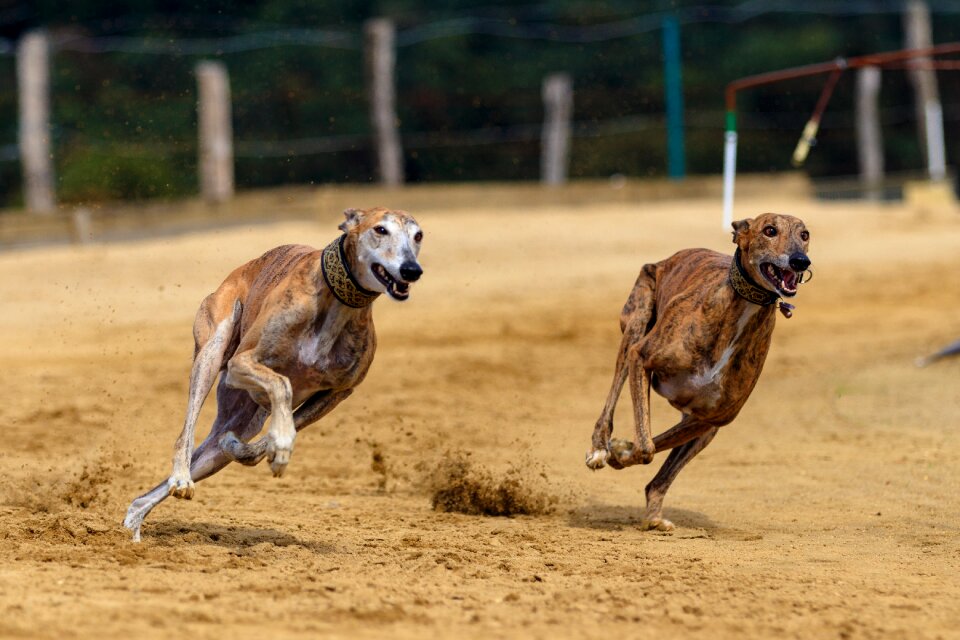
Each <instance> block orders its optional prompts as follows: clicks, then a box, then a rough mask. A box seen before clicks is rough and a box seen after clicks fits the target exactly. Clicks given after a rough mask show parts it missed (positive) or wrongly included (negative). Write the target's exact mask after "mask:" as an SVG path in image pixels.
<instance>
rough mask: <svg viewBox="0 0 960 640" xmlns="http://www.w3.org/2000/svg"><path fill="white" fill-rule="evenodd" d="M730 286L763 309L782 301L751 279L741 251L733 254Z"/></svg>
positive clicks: (738, 250) (739, 294)
mask: <svg viewBox="0 0 960 640" xmlns="http://www.w3.org/2000/svg"><path fill="white" fill-rule="evenodd" d="M728 280H729V281H730V286H731V287H733V290H734V291H736V292H737V295H738V296H740V297H741V298H743V299H744V300H746V301H747V302H752V303H753V304H758V305H760V306H761V307H768V306H770V305H771V304H774V303H775V302H776V301H777V300H779V299H780V296H778V295H777V294H776V293H774V292H773V291H770V290H768V289H764V288H763V287H761V286H760V285H759V284H757V281H756V280H754V279H753V278H751V277H750V274H748V273H747V271H746V269H744V268H743V263H742V262H741V254H740V249H739V248H737V252H736V253H734V254H733V260H732V261H731V262H730V276H729V278H728Z"/></svg>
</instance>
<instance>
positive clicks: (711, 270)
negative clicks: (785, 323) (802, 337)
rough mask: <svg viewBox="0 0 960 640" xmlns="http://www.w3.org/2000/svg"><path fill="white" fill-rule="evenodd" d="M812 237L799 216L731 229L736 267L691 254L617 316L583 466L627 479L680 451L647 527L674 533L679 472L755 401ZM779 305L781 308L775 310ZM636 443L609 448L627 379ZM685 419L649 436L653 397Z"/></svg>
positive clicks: (656, 274)
mask: <svg viewBox="0 0 960 640" xmlns="http://www.w3.org/2000/svg"><path fill="white" fill-rule="evenodd" d="M809 240H810V232H809V231H807V228H806V226H805V225H804V223H803V221H802V220H799V219H798V218H795V217H793V216H787V215H780V214H775V213H765V214H763V215H761V216H759V217H757V218H756V219H747V220H740V221H739V222H734V223H733V242H734V243H735V244H736V245H737V250H736V253H735V254H734V256H733V258H731V257H730V256H726V255H723V254H720V253H717V252H715V251H709V250H707V249H688V250H685V251H681V252H679V253H677V254H675V255H673V256H671V257H670V258H667V259H666V260H664V261H662V262H658V263H656V264H648V265H645V266H644V267H643V269H642V270H641V271H640V276H639V277H638V278H637V282H636V284H635V285H634V287H633V291H632V292H631V294H630V297H629V298H628V299H627V303H626V304H625V305H624V307H623V311H622V312H621V314H620V329H621V331H623V339H622V341H621V343H620V352H619V355H618V357H617V368H616V373H615V374H614V378H613V385H612V387H611V388H610V394H609V395H608V396H607V403H606V405H605V406H604V407H603V412H602V413H601V414H600V419H599V420H597V425H596V428H595V429H594V432H593V443H592V447H593V448H592V449H591V450H590V451H588V452H587V459H586V463H587V466H588V467H590V468H591V469H600V468H601V467H603V466H604V465H609V466H610V467H612V468H614V469H623V468H624V467H628V466H631V465H635V464H649V463H650V462H652V461H653V456H654V454H655V453H659V452H661V451H665V450H667V449H673V451H671V452H670V455H669V456H668V457H667V460H666V462H665V463H664V464H663V467H662V468H661V469H660V471H659V472H658V473H657V475H656V476H655V477H654V478H653V480H651V481H650V484H648V485H647V487H646V497H647V508H646V511H645V513H644V516H643V521H642V526H643V528H645V529H658V530H660V531H669V530H670V529H672V528H673V523H671V522H670V521H669V520H667V519H665V518H664V517H663V513H662V510H663V497H664V495H665V494H666V492H667V489H668V488H669V487H670V484H671V483H672V482H673V480H674V479H675V478H676V477H677V474H678V473H679V472H680V470H681V469H682V468H683V467H684V465H686V464H687V463H688V462H690V460H692V459H693V457H694V456H696V455H697V454H698V453H700V451H702V450H703V448H704V447H706V446H707V445H708V444H710V441H711V440H713V437H714V436H715V435H717V430H718V429H719V428H720V427H722V426H723V425H725V424H728V423H730V422H731V421H732V420H733V419H734V418H736V417H737V414H738V413H739V412H740V409H741V408H742V407H743V405H744V403H745V402H746V401H747V398H748V397H749V396H750V392H751V391H753V387H754V385H755V384H756V383H757V379H758V378H759V377H760V370H761V369H762V368H763V363H764V360H766V357H767V350H768V349H769V347H770V338H771V335H772V333H773V325H774V322H775V319H776V318H775V313H776V309H777V307H778V306H779V308H780V310H781V311H782V312H783V314H784V316H786V317H787V318H789V317H790V316H791V315H792V313H791V310H792V309H793V307H792V305H789V304H787V303H786V302H782V301H781V298H790V297H793V296H794V295H796V293H797V286H798V285H799V284H801V283H802V282H803V275H804V273H805V272H806V271H807V269H808V268H809V266H810V259H809V258H808V257H807V247H808V244H809ZM778 302H779V305H778V304H777V303H778ZM628 377H629V379H630V395H631V398H632V400H633V410H634V420H635V423H636V438H635V440H634V441H633V442H630V441H627V440H619V439H611V437H610V436H611V433H612V431H613V410H614V407H615V406H616V403H617V398H618V397H619V396H620V391H621V390H622V389H623V385H624V383H625V382H626V380H627V378H628ZM651 386H653V389H654V390H655V391H656V392H657V393H659V394H660V395H661V396H663V397H664V398H666V399H667V400H668V401H669V402H670V404H671V405H672V406H673V407H674V408H676V409H678V410H680V411H681V412H682V413H683V418H682V419H681V420H680V422H679V424H677V425H676V426H674V427H673V428H671V429H669V430H667V431H665V432H664V433H661V434H660V435H658V436H657V437H655V438H652V437H651V435H650V387H651Z"/></svg>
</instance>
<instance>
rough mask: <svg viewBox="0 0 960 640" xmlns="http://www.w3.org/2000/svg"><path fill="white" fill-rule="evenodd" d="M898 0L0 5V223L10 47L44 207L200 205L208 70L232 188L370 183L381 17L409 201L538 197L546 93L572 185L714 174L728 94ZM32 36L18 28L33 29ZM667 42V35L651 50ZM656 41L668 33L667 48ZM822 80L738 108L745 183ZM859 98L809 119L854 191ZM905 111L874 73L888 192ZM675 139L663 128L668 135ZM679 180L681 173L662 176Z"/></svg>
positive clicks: (13, 185) (902, 152) (911, 128)
mask: <svg viewBox="0 0 960 640" xmlns="http://www.w3.org/2000/svg"><path fill="white" fill-rule="evenodd" d="M921 4H922V5H924V9H925V10H926V11H927V12H928V13H929V16H930V18H931V19H930V30H931V37H932V42H933V43H943V42H950V41H956V40H960V3H958V2H955V1H953V0H927V1H926V2H924V3H921ZM906 7H907V3H906V2H904V1H901V0H895V1H890V0H850V1H827V0H775V1H774V0H771V1H766V2H761V1H757V0H747V1H744V0H728V1H721V0H714V1H711V2H702V1H701V2H686V1H666V0H661V1H647V2H626V1H616V0H605V1H595V0H549V1H546V2H530V3H513V2H501V3H492V2H483V1H481V2H470V1H467V0H448V1H445V2H426V1H421V0H394V1H384V2H374V1H363V0H326V1H325V2H309V1H305V0H261V1H257V2H222V3H196V2H179V1H169V0H165V1H163V2H159V1H156V0H154V1H149V0H148V1H140V2H136V3H134V2H128V3H118V2H114V1H109V2H108V1H106V0H72V1H71V2H70V3H69V4H68V6H67V7H65V6H64V3H62V2H53V1H49V0H46V1H43V0H42V1H38V2H30V3H26V2H6V3H3V4H0V86H2V87H3V88H4V89H3V91H2V92H0V207H4V208H20V207H22V206H23V205H24V193H23V181H22V178H21V166H20V161H19V148H18V91H17V86H18V84H17V83H18V72H17V57H18V56H17V52H18V45H19V44H21V43H22V42H23V38H24V36H25V35H26V34H29V33H41V34H44V36H45V38H46V42H47V47H48V52H49V59H48V63H47V64H48V67H49V105H50V106H49V109H50V113H49V127H50V154H51V155H52V158H53V167H52V171H53V182H54V184H55V190H56V199H57V201H58V202H60V203H84V202H101V201H107V200H120V199H145V198H172V197H180V196H186V195H192V194H196V193H198V191H199V190H200V184H199V181H200V178H199V177H198V162H199V161H198V154H199V149H198V144H199V143H198V135H197V131H198V116H197V113H198V110H197V103H198V85H197V73H196V67H197V65H198V63H200V62H202V61H208V60H212V61H217V62H220V63H222V65H223V69H224V70H225V71H226V73H227V74H228V84H229V90H230V96H229V103H230V108H231V109H232V116H230V120H231V124H232V144H233V149H232V151H233V158H234V159H233V167H234V170H235V184H236V188H238V189H241V190H242V189H251V188H260V187H269V186H275V185H288V184H311V185H321V184H329V183H367V182H372V181H375V180H377V178H378V170H377V160H376V152H375V145H374V140H375V136H374V130H373V125H372V124H371V114H370V103H371V100H370V89H369V86H370V82H371V72H370V70H369V66H370V64H369V63H370V59H369V58H370V55H371V54H370V50H369V45H370V33H369V32H368V31H365V25H368V24H369V23H368V21H369V20H370V19H372V18H387V19H389V21H390V22H389V25H390V26H391V27H392V30H393V32H392V37H391V38H390V39H389V40H388V42H387V46H388V47H389V50H390V51H391V52H392V54H393V55H395V72H394V75H393V76H392V78H391V80H392V84H393V86H394V87H395V99H394V105H395V124H396V128H397V131H398V133H399V144H400V147H401V150H400V154H401V155H400V158H401V160H400V162H401V164H402V179H403V180H405V181H406V182H408V183H420V182H458V181H491V180H495V181H513V180H537V179H539V178H540V177H541V174H542V167H541V152H542V145H541V138H542V137H543V136H544V135H545V134H544V133H543V131H544V130H543V126H544V125H543V120H544V110H545V106H544V99H543V95H542V93H543V83H544V80H545V78H547V77H548V76H549V75H550V74H554V73H558V72H561V73H564V74H568V77H569V79H570V81H571V85H572V90H573V99H572V104H573V108H572V114H571V124H570V140H571V142H570V145H571V149H570V151H569V168H568V175H569V177H570V178H571V179H577V178H598V177H609V176H621V175H622V176H625V177H629V178H634V177H652V176H664V175H666V174H667V173H668V165H669V163H670V162H673V163H675V164H674V165H672V166H673V167H674V170H673V174H674V177H681V176H683V175H691V174H693V175H697V174H716V173H719V172H720V170H721V165H722V160H723V152H722V145H723V130H724V102H723V100H724V87H725V85H726V84H727V83H728V82H730V81H732V80H735V79H737V78H739V77H742V76H745V75H749V74H755V73H760V72H765V71H771V70H775V69H782V68H785V67H791V66H795V65H804V64H810V63H817V62H824V61H829V60H831V59H833V58H835V57H837V56H847V57H849V56H857V55H862V54H868V53H874V52H881V51H889V50H895V49H900V48H903V47H905V46H907V44H906V28H905V20H906V17H905V15H906V14H905V11H906ZM38 29H39V30H40V31H36V30H38ZM668 30H671V31H669V32H668ZM670 34H672V35H670ZM670 37H675V38H676V42H677V43H678V45H679V46H678V51H677V53H676V55H677V56H678V60H679V66H677V67H676V71H675V73H676V74H679V75H678V76H677V78H676V79H677V80H678V82H679V86H680V88H681V93H680V94H679V95H680V96H681V100H682V102H681V103H680V104H679V105H674V106H673V107H672V108H673V109H675V111H674V113H679V114H680V118H681V119H680V120H679V123H680V126H681V127H682V129H681V133H680V135H681V136H682V137H681V138H680V140H681V142H680V144H681V145H682V147H681V148H682V150H683V157H682V158H674V159H673V160H670V159H668V134H667V129H668V123H667V111H668V105H667V101H668V98H667V92H666V91H665V86H666V84H667V82H666V81H667V80H669V78H666V77H665V74H669V73H671V71H669V69H670V65H669V64H668V60H667V57H668V56H669V55H671V54H670V53H669V47H670V42H668V38H670ZM938 75H939V78H940V80H939V93H940V100H941V102H942V105H943V109H942V111H943V121H944V128H945V130H946V156H947V163H948V164H955V162H956V158H957V157H958V154H960V136H957V135H951V133H952V132H953V131H956V127H957V126H958V120H960V82H957V76H956V75H955V74H953V73H950V72H948V71H947V72H942V73H939V74H938ZM825 80H826V76H818V77H813V78H802V79H797V80H792V81H786V82H778V83H775V84H770V85H765V86H762V87H759V88H757V89H754V90H750V91H745V92H742V93H741V95H739V97H738V109H739V120H738V124H739V127H738V128H739V134H740V155H739V159H738V169H739V170H740V171H743V172H766V171H780V170H786V169H789V168H790V153H791V151H792V150H793V147H794V145H795V144H796V141H797V139H798V137H799V135H800V132H801V130H802V129H803V127H804V123H805V122H806V121H807V119H808V118H809V117H810V115H811V111H812V110H813V107H814V105H815V103H816V102H817V99H818V96H819V95H820V92H821V90H822V88H823V86H824V82H825ZM854 94H855V83H854V81H853V77H852V74H847V75H845V76H844V77H843V78H842V79H841V80H840V82H839V83H838V84H837V86H836V90H835V92H834V94H833V96H832V99H831V100H830V102H829V105H828V107H827V109H826V112H825V115H824V118H823V122H822V126H821V129H820V136H819V138H820V144H819V146H818V147H817V148H816V150H815V152H813V153H811V155H810V158H809V161H808V162H807V164H806V167H805V170H806V171H807V172H808V173H809V175H810V176H812V177H814V178H821V177H828V176H848V175H855V174H857V173H858V171H859V170H860V169H859V167H858V159H857V147H856V143H855V137H856V131H855V121H856V116H855V111H854ZM914 95H915V92H914V90H913V88H912V86H911V81H910V78H909V77H908V74H907V73H906V72H904V71H902V70H901V71H897V70H892V71H887V70H885V71H884V73H883V76H882V89H881V90H880V92H879V97H878V101H879V118H880V122H881V124H882V134H883V141H882V145H883V151H884V153H883V155H884V161H885V170H886V172H887V173H888V174H896V173H897V172H915V171H922V170H923V169H924V167H925V160H924V150H923V141H922V137H921V136H918V132H917V115H916V111H915V103H914ZM674 126H676V123H674ZM678 168H679V173H678Z"/></svg>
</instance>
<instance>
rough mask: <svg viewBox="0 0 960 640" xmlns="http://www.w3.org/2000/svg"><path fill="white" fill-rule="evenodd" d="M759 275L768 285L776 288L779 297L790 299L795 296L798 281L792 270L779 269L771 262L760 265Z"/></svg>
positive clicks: (795, 273)
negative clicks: (761, 275)
mask: <svg viewBox="0 0 960 640" xmlns="http://www.w3.org/2000/svg"><path fill="white" fill-rule="evenodd" d="M760 273H762V274H763V277H764V278H766V279H767V280H768V281H769V282H770V284H772V285H773V286H774V287H776V288H777V291H778V292H779V293H780V295H782V296H785V297H787V298H792V297H793V296H795V295H797V283H798V282H799V281H800V278H799V276H798V275H797V272H796V271H793V270H792V269H781V268H780V267H778V266H777V265H775V264H773V263H771V262H763V263H761V264H760Z"/></svg>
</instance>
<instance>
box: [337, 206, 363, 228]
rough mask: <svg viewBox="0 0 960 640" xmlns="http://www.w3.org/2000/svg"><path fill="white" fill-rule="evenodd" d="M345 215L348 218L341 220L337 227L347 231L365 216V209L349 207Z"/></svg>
mask: <svg viewBox="0 0 960 640" xmlns="http://www.w3.org/2000/svg"><path fill="white" fill-rule="evenodd" d="M343 217H344V218H346V220H344V221H343V222H341V223H340V226H339V227H337V228H338V229H340V231H343V232H344V233H346V232H347V231H350V229H353V228H354V227H355V226H357V225H358V224H360V220H361V219H362V218H363V211H361V210H360V209H347V210H346V211H344V212H343Z"/></svg>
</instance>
